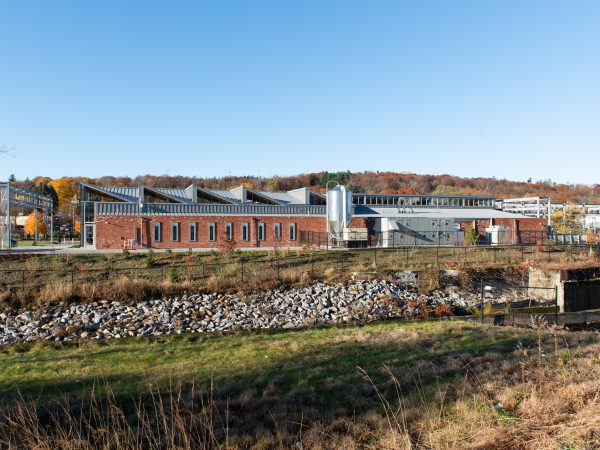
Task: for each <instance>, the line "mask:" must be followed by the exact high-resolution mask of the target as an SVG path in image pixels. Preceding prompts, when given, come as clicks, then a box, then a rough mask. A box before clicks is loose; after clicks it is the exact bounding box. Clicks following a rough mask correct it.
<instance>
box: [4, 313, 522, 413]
mask: <svg viewBox="0 0 600 450" xmlns="http://www.w3.org/2000/svg"><path fill="white" fill-rule="evenodd" d="M529 338H530V333H529V332H527V331H520V332H518V333H516V332H515V331H514V330H510V329H501V328H484V327H482V326H479V325H477V324H468V323H458V322H450V321H438V322H418V323H417V322H412V323H398V322H395V323H382V324H373V325H368V326H364V327H359V328H353V327H347V328H337V327H325V328H318V329H308V330H303V331H296V332H261V333H240V334H236V335H228V336H208V335H186V336H169V337H165V338H161V339H146V338H126V339H116V340H108V341H104V342H98V341H88V342H85V343H83V344H81V345H78V344H57V345H53V344H49V343H35V344H23V345H14V346H11V347H8V348H6V349H4V351H3V352H2V353H0V396H3V397H5V398H11V397H12V396H13V395H16V393H17V391H18V392H20V394H21V395H23V396H24V397H25V398H30V399H35V400H36V401H38V402H42V403H43V402H45V401H47V400H49V399H52V398H55V397H56V396H57V395H61V394H66V395H68V396H70V397H75V398H76V397H79V396H81V395H82V394H83V393H84V392H85V391H86V390H88V389H89V388H90V387H91V386H92V385H94V384H95V383H100V384H101V385H102V388H103V389H104V388H106V389H108V388H110V389H111V390H112V392H114V393H115V395H117V396H119V397H131V396H136V395H138V394H140V393H142V392H144V391H145V390H146V389H147V387H148V385H150V384H152V385H153V386H156V385H158V386H163V387H165V386H167V385H169V384H172V383H175V384H176V385H185V384H186V383H191V381H192V380H193V379H196V380H203V381H206V380H209V379H212V380H213V381H214V382H215V383H217V384H219V385H220V386H221V387H222V388H226V389H227V390H229V391H230V394H231V395H236V394H239V393H240V392H241V391H243V390H247V389H253V390H256V391H261V390H264V389H265V388H266V386H267V385H268V384H272V385H274V387H275V388H276V390H277V391H279V392H289V391H290V390H293V389H295V388H298V387H310V388H313V389H315V390H316V391H322V392H321V394H322V395H324V396H325V397H326V398H330V399H331V398H335V397H336V396H339V395H340V394H341V393H340V392H338V391H337V390H336V389H332V390H323V389H322V386H323V384H324V383H326V381H327V380H331V379H335V380H336V383H338V384H339V385H340V386H344V385H348V384H355V383H360V375H359V373H358V370H357V367H361V368H362V369H364V370H366V371H368V372H374V373H377V372H378V371H379V369H380V368H381V366H382V364H386V365H388V366H390V367H395V368H401V367H403V366H406V365H414V364H415V363H416V362H419V361H420V362H423V361H433V360H436V359H439V358H441V357H447V356H448V355H461V354H481V353H484V352H488V351H496V352H505V351H512V350H514V348H515V346H516V345H517V342H518V341H519V340H522V339H529Z"/></svg>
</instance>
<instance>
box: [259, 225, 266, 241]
mask: <svg viewBox="0 0 600 450" xmlns="http://www.w3.org/2000/svg"><path fill="white" fill-rule="evenodd" d="M257 231H258V240H259V241H264V240H265V239H266V237H267V236H266V231H267V230H266V228H265V223H264V222H258V228H257Z"/></svg>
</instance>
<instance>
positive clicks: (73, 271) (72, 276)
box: [71, 269, 75, 286]
mask: <svg viewBox="0 0 600 450" xmlns="http://www.w3.org/2000/svg"><path fill="white" fill-rule="evenodd" d="M74 278H75V270H73V269H71V286H73V280H74Z"/></svg>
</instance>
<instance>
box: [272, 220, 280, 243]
mask: <svg viewBox="0 0 600 450" xmlns="http://www.w3.org/2000/svg"><path fill="white" fill-rule="evenodd" d="M273 232H274V233H275V240H277V241H280V240H281V223H279V222H275V225H274V226H273Z"/></svg>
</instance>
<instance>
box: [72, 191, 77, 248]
mask: <svg viewBox="0 0 600 450" xmlns="http://www.w3.org/2000/svg"><path fill="white" fill-rule="evenodd" d="M78 204H79V200H77V197H75V196H73V198H72V199H71V214H72V219H71V244H73V230H74V229H75V208H77V205H78Z"/></svg>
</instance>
